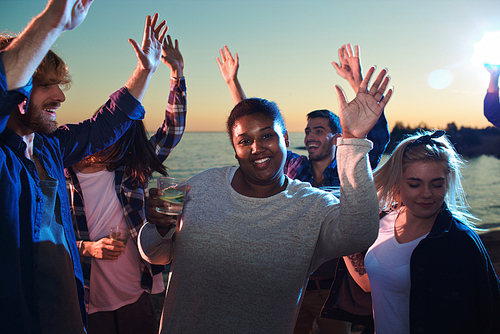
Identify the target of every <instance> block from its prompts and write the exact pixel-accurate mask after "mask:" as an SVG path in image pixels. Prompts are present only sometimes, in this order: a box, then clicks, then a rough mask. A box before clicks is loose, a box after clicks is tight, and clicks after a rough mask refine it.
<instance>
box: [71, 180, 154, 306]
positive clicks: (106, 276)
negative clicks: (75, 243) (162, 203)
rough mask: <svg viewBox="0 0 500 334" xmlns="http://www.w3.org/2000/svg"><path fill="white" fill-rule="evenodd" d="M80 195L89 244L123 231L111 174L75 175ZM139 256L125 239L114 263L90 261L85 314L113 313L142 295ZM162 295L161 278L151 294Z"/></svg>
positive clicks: (122, 217) (120, 206) (123, 219)
mask: <svg viewBox="0 0 500 334" xmlns="http://www.w3.org/2000/svg"><path fill="white" fill-rule="evenodd" d="M76 175H77V177H78V181H79V182H80V186H81V189H82V192H83V198H84V204H85V216H86V217H87V226H88V229H89V236H90V240H91V241H97V240H99V239H101V238H103V237H108V238H109V229H110V227H111V226H122V227H124V228H127V226H126V222H125V218H124V215H123V208H122V205H121V203H120V201H119V199H118V196H117V195H116V191H115V173H114V172H109V171H107V170H103V171H99V172H95V173H79V172H76ZM140 263H141V256H140V254H139V250H138V249H137V246H136V244H135V243H134V242H133V241H132V238H131V237H130V236H129V240H128V242H127V244H126V246H125V251H124V252H123V253H122V254H121V255H120V256H119V257H118V259H117V260H101V259H95V258H92V270H91V274H90V296H89V314H91V313H94V312H100V311H114V310H116V309H118V308H120V307H122V306H125V305H129V304H132V303H134V302H136V301H137V300H138V299H139V297H140V296H141V294H142V293H143V292H144V291H145V290H144V289H143V288H141V264H140ZM162 291H163V277H162V275H161V274H158V275H155V276H154V278H153V291H152V293H160V292H162Z"/></svg>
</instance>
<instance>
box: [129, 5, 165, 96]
mask: <svg viewBox="0 0 500 334" xmlns="http://www.w3.org/2000/svg"><path fill="white" fill-rule="evenodd" d="M157 21H158V13H156V14H155V15H154V16H153V18H151V16H149V15H148V16H147V17H146V24H145V27H144V35H143V39H142V45H141V46H139V44H138V43H137V42H136V41H135V40H133V39H129V40H128V41H129V43H130V44H132V47H133V48H134V51H135V54H136V55H137V59H138V62H137V66H136V68H135V69H134V72H133V73H132V76H131V77H130V78H129V79H128V80H127V83H126V84H125V87H126V88H127V89H128V91H129V93H130V94H131V95H132V96H133V97H135V98H136V99H137V100H138V101H140V102H141V101H142V99H143V98H144V95H145V93H146V90H147V88H148V85H149V82H150V80H151V77H152V76H153V73H154V72H155V71H156V69H157V68H158V65H159V64H160V59H161V55H162V44H163V40H164V39H165V35H166V33H167V29H168V27H167V26H166V22H165V20H163V21H161V22H160V24H158V25H156V22H157Z"/></svg>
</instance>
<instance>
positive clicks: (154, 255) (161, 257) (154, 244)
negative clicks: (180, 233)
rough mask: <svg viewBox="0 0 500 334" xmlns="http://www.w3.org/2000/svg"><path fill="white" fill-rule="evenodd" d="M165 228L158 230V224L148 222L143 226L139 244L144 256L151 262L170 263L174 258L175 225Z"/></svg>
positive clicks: (140, 251)
mask: <svg viewBox="0 0 500 334" xmlns="http://www.w3.org/2000/svg"><path fill="white" fill-rule="evenodd" d="M160 232H161V233H162V234H163V233H164V232H165V230H161V229H160V230H157V228H156V226H155V225H153V224H151V223H146V224H144V225H143V226H142V228H141V230H140V232H139V237H138V239H137V244H138V247H139V253H140V254H141V256H142V258H143V259H144V260H146V261H148V262H149V263H151V264H168V263H170V262H171V260H172V250H173V236H174V233H175V227H172V228H170V229H168V231H167V232H166V234H165V235H161V234H160Z"/></svg>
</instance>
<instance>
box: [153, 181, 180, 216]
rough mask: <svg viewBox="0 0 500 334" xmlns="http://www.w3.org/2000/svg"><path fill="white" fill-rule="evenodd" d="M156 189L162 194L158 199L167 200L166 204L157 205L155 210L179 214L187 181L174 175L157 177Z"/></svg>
mask: <svg viewBox="0 0 500 334" xmlns="http://www.w3.org/2000/svg"><path fill="white" fill-rule="evenodd" d="M158 189H160V190H161V192H162V194H161V195H160V196H158V198H159V199H161V200H163V201H166V202H168V204H169V205H168V206H163V207H157V208H156V211H158V212H160V213H163V214H166V215H180V214H181V213H182V208H183V207H184V199H185V197H186V191H187V181H186V180H182V179H178V178H175V177H160V178H158Z"/></svg>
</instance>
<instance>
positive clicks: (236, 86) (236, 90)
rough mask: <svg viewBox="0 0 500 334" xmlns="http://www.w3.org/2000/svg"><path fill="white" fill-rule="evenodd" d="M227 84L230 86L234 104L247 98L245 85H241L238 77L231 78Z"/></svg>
mask: <svg viewBox="0 0 500 334" xmlns="http://www.w3.org/2000/svg"><path fill="white" fill-rule="evenodd" d="M227 86H228V87H229V93H230V94H231V99H232V100H233V103H234V105H237V104H238V103H240V102H241V101H243V100H244V99H246V96H245V92H243V87H241V84H240V81H239V80H238V78H234V79H231V80H229V81H228V82H227Z"/></svg>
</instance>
